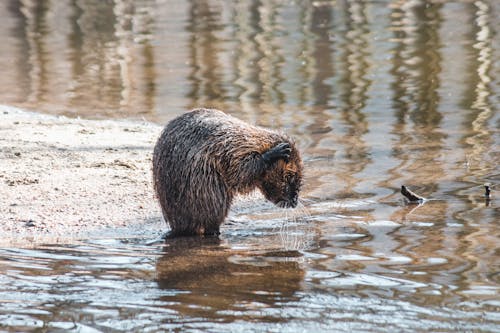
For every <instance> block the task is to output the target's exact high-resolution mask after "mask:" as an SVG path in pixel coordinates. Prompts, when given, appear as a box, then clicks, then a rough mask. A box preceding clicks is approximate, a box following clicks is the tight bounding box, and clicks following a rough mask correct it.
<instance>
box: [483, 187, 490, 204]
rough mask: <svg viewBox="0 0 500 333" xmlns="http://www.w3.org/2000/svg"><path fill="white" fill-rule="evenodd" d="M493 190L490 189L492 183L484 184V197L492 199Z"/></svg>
mask: <svg viewBox="0 0 500 333" xmlns="http://www.w3.org/2000/svg"><path fill="white" fill-rule="evenodd" d="M490 192H491V190H490V184H484V197H485V198H486V200H490V199H491V193H490Z"/></svg>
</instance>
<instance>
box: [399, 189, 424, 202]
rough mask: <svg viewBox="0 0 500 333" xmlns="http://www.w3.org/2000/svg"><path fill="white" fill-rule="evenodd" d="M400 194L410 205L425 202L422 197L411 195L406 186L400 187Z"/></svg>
mask: <svg viewBox="0 0 500 333" xmlns="http://www.w3.org/2000/svg"><path fill="white" fill-rule="evenodd" d="M401 194H402V195H404V196H405V197H406V199H408V201H409V202H410V203H422V202H424V201H425V198H424V197H421V196H419V195H418V194H415V193H413V192H412V191H410V190H409V189H407V188H406V186H404V185H401Z"/></svg>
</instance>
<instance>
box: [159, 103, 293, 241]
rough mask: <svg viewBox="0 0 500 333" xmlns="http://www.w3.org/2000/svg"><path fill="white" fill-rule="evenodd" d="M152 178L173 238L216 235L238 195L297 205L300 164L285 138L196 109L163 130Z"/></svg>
mask: <svg viewBox="0 0 500 333" xmlns="http://www.w3.org/2000/svg"><path fill="white" fill-rule="evenodd" d="M153 177H154V184H155V190H156V194H157V196H158V199H159V201H160V205H161V208H162V211H163V216H164V217H165V220H166V221H168V223H169V224H170V227H171V229H172V230H171V234H170V235H171V236H180V235H203V234H204V235H218V234H219V226H220V225H221V224H222V222H223V221H224V219H225V218H226V216H227V213H228V211H229V207H230V206H231V202H232V200H233V198H234V196H235V195H236V194H245V193H249V192H251V191H252V190H254V189H255V188H259V189H260V190H261V192H262V193H263V194H264V196H265V197H266V198H267V199H268V200H270V201H271V202H273V203H275V204H276V205H278V206H281V207H295V206H296V205H297V200H298V193H299V191H300V186H301V181H302V160H301V158H300V155H299V151H298V150H297V149H296V147H295V144H294V142H293V141H292V140H291V139H290V138H288V137H287V136H286V135H284V134H281V133H277V132H274V131H270V130H266V129H263V128H260V127H256V126H252V125H249V124H247V123H245V122H243V121H241V120H239V119H236V118H234V117H232V116H229V115H227V114H225V113H223V112H222V111H218V110H209V109H196V110H193V111H191V112H188V113H185V114H183V115H181V116H179V117H177V118H175V119H174V120H172V121H171V122H170V123H168V124H167V126H166V127H165V129H164V130H163V132H162V134H161V135H160V138H159V139H158V142H157V143H156V146H155V149H154V154H153Z"/></svg>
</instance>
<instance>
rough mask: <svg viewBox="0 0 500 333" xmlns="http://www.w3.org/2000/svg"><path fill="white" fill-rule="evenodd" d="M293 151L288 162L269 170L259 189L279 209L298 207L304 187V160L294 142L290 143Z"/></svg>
mask: <svg viewBox="0 0 500 333" xmlns="http://www.w3.org/2000/svg"><path fill="white" fill-rule="evenodd" d="M289 144H290V147H291V148H292V151H291V152H290V157H289V158H288V160H287V161H285V160H279V161H277V162H276V163H275V164H274V165H273V166H272V167H271V168H270V169H269V170H267V171H266V172H265V173H264V175H263V178H262V181H261V182H260V184H259V188H260V190H261V191H262V193H263V194H264V196H265V197H266V199H267V200H269V201H271V202H273V203H274V204H275V205H277V206H279V207H286V208H290V207H291V208H293V207H296V206H297V203H298V200H299V192H300V188H301V186H302V169H303V166H302V159H301V157H300V153H299V151H298V150H297V148H296V147H295V144H294V143H293V142H289Z"/></svg>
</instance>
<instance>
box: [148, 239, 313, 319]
mask: <svg viewBox="0 0 500 333" xmlns="http://www.w3.org/2000/svg"><path fill="white" fill-rule="evenodd" d="M220 243H221V242H220V240H218V239H215V238H208V239H200V238H180V239H174V240H168V241H167V244H166V245H167V246H166V249H165V251H166V252H165V255H163V256H162V257H161V258H160V259H159V260H158V261H157V265H156V275H157V277H156V279H157V281H158V285H159V287H160V288H161V289H166V290H189V291H190V292H189V293H185V294H182V293H181V294H179V295H177V296H176V297H175V301H176V302H177V303H178V307H176V310H177V311H179V313H182V314H183V315H188V316H190V315H197V314H198V315H199V313H200V312H203V311H204V310H205V311H207V312H210V313H212V312H217V311H224V312H226V313H227V314H228V315H229V314H231V312H233V311H240V310H244V309H245V308H247V307H248V306H255V307H257V308H261V307H263V308H265V307H269V306H275V305H276V303H277V302H287V301H294V300H297V299H298V298H297V297H295V296H294V294H295V293H296V292H297V291H298V290H300V286H301V282H302V280H303V278H304V272H303V270H302V269H301V268H300V264H299V262H298V260H295V259H300V258H296V257H301V255H300V253H299V252H296V251H295V252H294V251H287V252H268V253H264V254H262V253H260V254H259V253H257V252H256V253H255V254H252V253H248V252H247V251H238V250H231V249H229V248H225V247H223V246H220ZM167 299H168V297H165V300H167Z"/></svg>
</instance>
